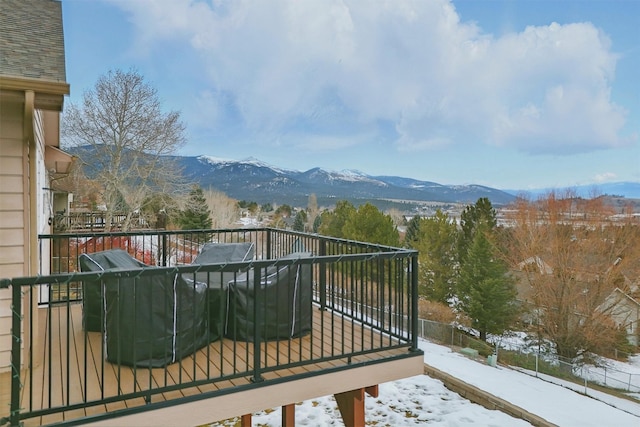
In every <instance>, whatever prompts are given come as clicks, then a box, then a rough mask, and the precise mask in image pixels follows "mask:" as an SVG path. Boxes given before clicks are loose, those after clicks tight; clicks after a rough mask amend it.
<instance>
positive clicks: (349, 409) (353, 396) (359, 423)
mask: <svg viewBox="0 0 640 427" xmlns="http://www.w3.org/2000/svg"><path fill="white" fill-rule="evenodd" d="M333 397H335V399H336V402H338V409H339V410H340V415H342V421H344V425H345V427H364V388H358V389H355V390H351V391H345V392H344V393H337V394H334V395H333Z"/></svg>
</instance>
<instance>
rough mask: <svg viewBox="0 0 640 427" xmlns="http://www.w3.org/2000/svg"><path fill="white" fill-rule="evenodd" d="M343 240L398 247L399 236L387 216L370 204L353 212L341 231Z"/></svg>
mask: <svg viewBox="0 0 640 427" xmlns="http://www.w3.org/2000/svg"><path fill="white" fill-rule="evenodd" d="M342 231H343V234H344V236H343V237H345V238H347V239H352V240H357V241H360V242H370V243H378V244H381V245H388V246H399V244H400V235H399V234H398V229H397V228H396V226H395V224H394V223H393V219H392V218H391V216H389V215H385V214H384V213H383V212H381V211H380V210H379V209H378V208H376V207H375V206H373V205H372V204H371V203H365V204H364V205H362V206H360V207H359V208H358V210H357V211H355V212H353V213H352V214H351V215H350V216H349V217H348V218H347V220H346V222H345V224H344V227H343V229H342Z"/></svg>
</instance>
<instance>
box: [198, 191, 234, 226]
mask: <svg viewBox="0 0 640 427" xmlns="http://www.w3.org/2000/svg"><path fill="white" fill-rule="evenodd" d="M204 197H205V199H206V200H207V204H208V205H209V210H210V211H211V218H212V220H213V228H227V227H231V226H232V225H234V224H235V223H236V222H237V221H238V219H240V209H239V208H238V201H237V200H235V199H232V198H230V197H229V196H227V195H226V194H224V193H222V192H220V191H216V190H212V189H208V190H205V192H204Z"/></svg>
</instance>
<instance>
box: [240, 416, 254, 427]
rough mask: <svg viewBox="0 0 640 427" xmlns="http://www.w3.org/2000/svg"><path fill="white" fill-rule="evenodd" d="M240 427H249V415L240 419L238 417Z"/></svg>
mask: <svg viewBox="0 0 640 427" xmlns="http://www.w3.org/2000/svg"><path fill="white" fill-rule="evenodd" d="M240 426H241V427H251V414H245V415H243V416H242V417H240Z"/></svg>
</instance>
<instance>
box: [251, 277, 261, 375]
mask: <svg viewBox="0 0 640 427" xmlns="http://www.w3.org/2000/svg"><path fill="white" fill-rule="evenodd" d="M261 276H262V271H261V269H260V267H257V268H256V269H255V270H254V273H253V378H251V381H253V382H254V383H259V382H262V381H263V380H264V378H262V374H261V373H260V371H261V369H260V363H261V359H262V357H261V353H260V352H261V349H262V343H261V341H262V338H261V336H260V326H259V325H260V324H261V323H262V322H261V320H262V319H261V316H260V314H261V313H262V310H260V307H261V306H262V304H264V301H262V298H260V296H261V295H262V292H261V288H260V278H261Z"/></svg>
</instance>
